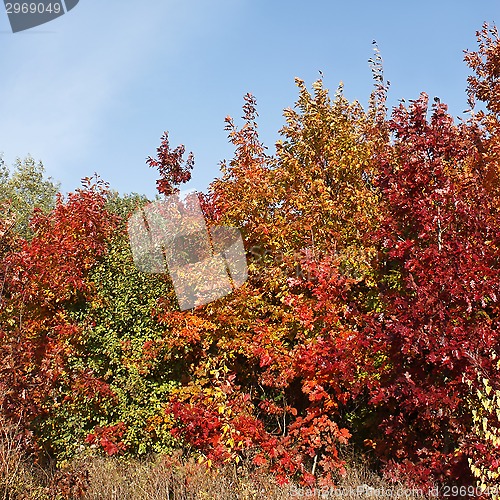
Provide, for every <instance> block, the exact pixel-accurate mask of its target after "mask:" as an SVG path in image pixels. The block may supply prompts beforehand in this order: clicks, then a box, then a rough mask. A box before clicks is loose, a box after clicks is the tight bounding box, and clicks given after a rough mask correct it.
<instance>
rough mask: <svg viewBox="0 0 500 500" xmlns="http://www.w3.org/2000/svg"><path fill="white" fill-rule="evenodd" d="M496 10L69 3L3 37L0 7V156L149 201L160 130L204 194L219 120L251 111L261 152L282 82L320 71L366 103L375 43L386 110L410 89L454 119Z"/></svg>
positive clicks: (293, 92)
mask: <svg viewBox="0 0 500 500" xmlns="http://www.w3.org/2000/svg"><path fill="white" fill-rule="evenodd" d="M499 14H500V3H499V2H498V0H481V1H480V2H476V3H475V4H473V3H472V2H470V1H464V0H458V1H457V0H455V1H448V0H441V1H440V0H434V1H429V0H424V1H420V2H402V1H401V0H399V1H392V0H387V1H383V0H381V1H379V2H373V1H368V0H365V1H356V0H351V1H348V2H336V1H333V0H331V1H326V0H316V1H315V2H310V3H306V2H299V1H296V0H288V1H282V0H267V1H264V0H212V1H209V0H178V1H174V0H147V1H144V2H139V1H131V0H100V1H97V0H80V3H79V4H78V5H77V6H76V7H75V8H74V9H73V10H72V11H70V12H68V13H67V14H66V15H64V16H62V17H60V18H58V19H56V20H55V21H52V22H51V23H48V24H45V25H43V26H40V27H38V28H35V29H32V30H29V31H25V32H21V33H16V34H12V33H11V32H10V26H9V24H8V19H7V15H6V13H5V9H3V7H1V6H0V47H1V48H0V68H1V75H2V77H1V78H0V96H1V100H0V152H3V154H4V158H5V160H6V161H7V162H8V163H12V162H13V160H14V159H15V158H16V157H17V156H20V157H24V156H26V155H27V154H31V155H32V156H33V157H34V158H35V159H37V160H42V161H43V163H44V165H45V168H46V171H47V173H48V175H51V176H52V177H53V178H55V179H56V180H59V181H61V186H62V190H63V191H70V190H74V189H75V188H77V187H79V185H80V179H81V178H82V177H85V176H89V175H91V174H92V173H93V172H98V173H99V174H100V175H101V177H103V178H104V179H105V180H106V181H108V182H109V183H110V184H111V187H112V188H113V189H116V190H118V191H120V192H121V193H125V192H138V193H144V194H147V195H148V196H154V193H155V179H156V172H155V171H154V170H152V169H149V168H148V167H147V166H146V164H145V158H146V157H147V156H148V155H153V154H154V153H155V150H156V147H157V146H158V144H159V139H160V136H161V134H162V133H163V131H164V130H168V131H169V132H170V139H171V144H172V145H173V146H176V145H178V144H180V143H183V144H185V145H186V149H187V150H188V151H190V150H192V151H193V152H194V154H195V158H196V165H195V169H194V172H193V180H192V181H191V182H190V184H189V186H188V188H192V189H198V190H205V189H206V187H207V185H208V183H209V182H210V181H211V180H212V179H213V178H214V177H216V176H217V175H218V172H219V167H218V163H219V162H220V161H221V160H222V159H224V158H230V157H231V154H232V149H231V147H230V145H229V144H228V141H227V137H226V132H225V131H224V118H225V116H227V115H231V116H233V117H234V118H235V119H237V122H238V119H239V117H240V116H241V106H242V104H243V99H242V97H243V95H244V94H245V93H246V92H251V93H253V94H254V95H255V96H256V98H257V102H258V110H259V115H260V117H259V127H260V132H261V138H262V140H263V141H264V142H265V143H266V145H268V146H269V147H270V151H271V152H272V151H273V145H274V142H275V141H276V140H277V139H278V134H277V131H278V130H279V129H280V128H281V126H282V125H283V118H282V110H283V108H285V107H290V106H293V104H294V102H295V100H296V98H297V89H296V87H295V84H294V77H296V76H298V77H300V78H302V79H303V80H305V81H306V83H307V84H308V85H309V86H310V84H311V83H312V82H313V81H314V80H316V79H317V78H318V77H319V73H318V71H319V70H321V71H322V72H323V74H324V82H325V86H326V87H328V88H329V89H330V90H331V91H332V93H333V92H334V91H335V90H336V88H337V86H338V84H339V82H340V81H342V82H343V83H344V86H345V95H346V96H347V98H349V99H350V100H354V99H357V100H359V101H360V102H361V103H362V104H363V105H365V104H366V102H367V99H368V96H369V94H370V91H371V88H372V80H371V73H370V68H369V65H368V62H367V60H368V59H369V58H370V57H371V56H372V54H373V48H372V40H374V39H375V40H377V42H378V45H379V48H380V50H381V52H382V56H383V59H384V67H385V75H386V78H387V79H388V80H390V81H391V89H390V95H389V97H390V102H389V104H390V105H391V106H393V105H396V104H397V100H398V99H400V98H405V99H407V100H408V99H413V98H416V97H418V95H419V93H420V92H421V91H425V92H427V93H428V94H429V95H430V97H431V98H432V97H433V96H439V97H440V98H441V101H442V102H446V103H447V104H449V107H450V111H451V113H452V114H453V115H454V116H459V115H461V114H462V112H463V111H464V110H465V109H466V108H467V104H466V94H465V87H466V78H467V74H468V70H467V68H466V66H465V64H464V63H463V61H462V59H463V50H464V49H471V50H472V49H475V48H476V43H475V32H476V30H478V29H480V28H481V25H482V23H483V22H484V21H489V22H495V21H496V22H497V23H499V22H500V20H499V19H500V15H499Z"/></svg>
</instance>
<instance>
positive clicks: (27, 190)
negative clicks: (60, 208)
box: [0, 156, 59, 237]
mask: <svg viewBox="0 0 500 500" xmlns="http://www.w3.org/2000/svg"><path fill="white" fill-rule="evenodd" d="M44 174H45V169H44V167H43V164H42V163H41V162H39V163H36V162H35V160H34V159H33V158H31V157H30V156H28V157H27V158H25V159H24V160H21V159H20V158H18V159H17V160H16V161H15V163H14V168H13V171H12V172H11V171H10V169H9V168H8V167H7V165H6V164H5V162H4V161H3V160H2V159H1V158H0V203H5V202H9V203H10V210H11V212H12V213H13V214H14V216H15V220H16V223H15V226H14V228H13V229H14V230H15V231H16V232H17V233H19V234H20V235H21V236H23V237H31V235H32V232H31V230H30V228H29V219H30V218H31V216H32V215H33V210H34V209H35V208H39V209H41V210H42V211H43V212H44V213H47V212H49V211H50V210H52V209H53V208H54V206H55V202H56V194H57V192H58V191H59V184H57V183H55V182H54V181H53V180H52V178H50V177H49V178H48V179H45V175H44Z"/></svg>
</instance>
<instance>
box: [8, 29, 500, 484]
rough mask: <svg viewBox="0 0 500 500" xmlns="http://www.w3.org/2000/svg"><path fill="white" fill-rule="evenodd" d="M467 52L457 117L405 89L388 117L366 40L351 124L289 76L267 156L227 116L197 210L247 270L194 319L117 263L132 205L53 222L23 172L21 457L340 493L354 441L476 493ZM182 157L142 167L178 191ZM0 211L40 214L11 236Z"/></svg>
mask: <svg viewBox="0 0 500 500" xmlns="http://www.w3.org/2000/svg"><path fill="white" fill-rule="evenodd" d="M478 41H479V49H478V52H468V53H466V55H465V60H466V62H467V64H468V65H469V66H470V68H471V69H472V71H473V75H472V76H471V77H470V78H469V86H468V95H469V99H470V103H471V114H470V117H469V118H468V119H467V120H466V121H460V122H459V123H456V122H455V121H454V120H453V118H452V117H451V116H450V115H449V114H448V111H447V107H446V105H445V104H442V103H440V102H437V101H436V102H435V103H434V104H433V105H432V107H429V103H428V97H427V95H426V94H425V93H422V94H421V95H420V96H419V97H418V98H417V99H416V100H414V101H411V102H410V104H409V105H408V106H404V105H400V106H398V107H396V108H395V109H393V110H392V113H391V115H390V117H388V116H387V109H386V99H387V92H388V88H389V83H388V82H386V81H385V80H384V75H383V71H382V61H381V57H380V54H379V52H378V49H376V48H375V57H374V58H372V59H371V60H370V63H371V67H372V71H373V76H374V83H375V86H374V90H373V93H372V95H371V98H370V101H369V106H368V109H367V110H364V109H363V108H362V106H361V105H360V104H359V103H358V102H352V103H351V102H349V101H348V100H347V99H346V98H345V96H344V95H343V89H342V85H340V86H339V88H338V89H337V91H336V93H335V94H334V95H333V97H331V96H330V94H329V92H328V90H327V89H325V88H324V86H323V82H322V80H318V81H317V82H314V83H313V85H312V90H309V89H308V88H307V87H306V85H305V83H304V82H303V81H302V80H300V79H296V84H297V87H298V100H297V102H296V104H295V107H294V108H293V109H286V110H285V111H284V118H285V125H284V127H283V128H282V129H281V131H280V134H281V135H280V140H278V141H277V143H276V151H275V153H274V154H273V155H271V154H269V153H268V152H267V149H266V147H265V146H264V145H263V144H262V143H261V141H260V139H259V134H258V124H257V117H258V115H257V108H256V100H255V98H254V96H252V95H251V94H247V95H246V96H244V105H243V116H242V120H243V121H242V124H241V126H237V125H236V124H235V122H234V120H233V119H232V118H230V117H227V118H226V131H227V132H228V137H229V141H230V142H231V144H232V145H233V146H234V150H235V152H234V156H233V158H232V159H230V160H229V161H227V162H223V164H222V168H221V177H220V178H219V179H216V180H215V181H214V182H213V183H212V184H211V186H210V188H209V190H208V193H207V194H206V195H202V196H200V199H201V201H202V206H203V210H204V211H205V215H206V220H207V224H208V226H210V227H211V226H219V225H223V226H232V227H236V228H239V229H240V230H241V232H242V235H243V238H244V243H245V248H246V250H247V261H248V270H249V277H248V280H247V281H246V282H245V283H244V284H243V285H242V286H241V287H239V288H238V289H236V290H235V291H234V292H233V293H232V294H231V295H228V296H225V297H223V298H220V299H218V300H216V301H213V302H211V303H208V304H206V305H203V306H199V307H197V308H195V309H193V310H189V311H182V312H181V311H179V308H178V307H177V303H176V299H175V294H174V289H173V287H172V283H171V282H170V279H169V277H168V275H167V274H165V275H148V274H145V273H142V272H140V271H138V270H137V269H136V268H135V267H134V264H133V259H132V254H131V251H130V248H129V244H128V241H127V234H126V222H127V218H128V217H129V216H130V214H132V213H133V212H134V211H135V210H137V209H139V208H141V207H143V206H144V205H145V204H146V203H148V200H147V199H146V197H144V196H140V195H138V194H133V195H127V196H120V195H119V194H118V193H115V192H110V191H109V189H108V188H107V186H106V185H104V184H102V183H101V182H96V183H91V182H90V180H89V179H87V180H85V182H84V186H83V188H82V189H80V190H77V191H76V192H75V193H71V194H70V195H69V196H68V197H67V199H64V198H63V197H62V196H60V195H59V196H58V197H57V200H56V204H55V206H54V208H52V209H51V207H50V196H51V193H52V191H51V189H52V188H51V186H52V185H51V184H50V183H49V184H45V185H42V186H41V187H40V189H39V190H37V189H38V188H37V189H35V187H36V186H35V184H36V182H34V181H35V180H36V179H38V180H39V179H40V175H41V170H37V169H36V168H35V166H34V164H33V165H32V164H29V162H28V163H27V164H26V165H28V166H26V167H23V168H24V170H22V169H21V167H19V169H20V170H19V171H20V172H21V170H22V172H24V173H23V175H26V176H28V178H29V179H30V182H31V184H30V183H29V182H28V183H27V184H26V185H27V186H28V187H29V189H28V190H27V191H23V190H20V189H17V188H16V189H17V191H16V189H14V188H12V192H13V193H14V194H15V195H16V196H19V197H20V199H22V200H24V201H23V203H24V205H22V204H21V205H19V204H18V205H16V203H18V202H17V201H16V198H15V196H14V195H12V196H11V195H9V197H5V200H4V201H2V207H3V213H2V217H1V218H0V245H1V247H0V255H1V266H0V279H1V282H2V285H1V295H0V300H1V301H2V302H1V305H2V307H1V309H0V337H1V343H0V349H1V356H0V372H1V373H2V378H1V379H0V389H2V391H3V392H1V394H2V397H1V399H0V404H1V411H2V414H3V415H4V417H5V418H6V419H7V420H9V421H11V422H14V421H16V422H17V421H19V422H21V424H22V429H23V439H24V442H25V443H26V444H27V445H29V446H30V447H31V449H32V450H33V451H36V452H38V454H39V455H41V450H42V448H44V449H45V450H46V451H48V452H49V453H50V454H52V455H54V456H56V458H57V459H58V461H59V463H60V464H62V463H63V461H66V460H69V459H71V457H72V456H73V455H75V454H78V453H81V454H86V453H90V454H92V453H96V452H103V453H107V454H108V455H125V456H127V457H134V456H139V455H145V454H149V453H151V452H170V451H172V449H173V448H180V449H181V450H182V451H183V453H185V454H186V455H189V456H195V457H196V458H197V459H198V460H199V461H200V462H204V463H205V464H206V465H208V466H209V467H214V466H221V465H222V464H228V463H236V464H238V463H242V462H246V463H248V461H250V462H251V463H252V467H255V468H260V469H263V470H264V471H266V472H272V473H273V474H274V475H275V477H276V478H277V480H278V481H279V482H280V483H286V482H288V481H294V480H297V481H300V482H301V483H302V484H303V485H328V484H332V483H334V482H335V481H337V480H338V478H339V476H342V475H343V474H345V473H346V472H347V470H346V462H345V460H344V459H343V457H342V453H341V449H343V448H345V447H347V446H351V447H353V448H355V449H357V450H358V451H361V450H362V452H363V453H365V454H366V456H368V457H369V458H370V459H371V460H372V461H373V462H374V464H375V465H376V466H377V467H380V468H381V470H382V471H383V472H384V473H385V475H386V476H387V477H388V478H389V479H393V480H396V479H400V478H402V477H403V478H404V479H405V481H406V482H407V483H408V484H411V485H414V486H420V487H427V488H431V487H434V485H435V484H438V485H459V484H460V485H473V484H475V482H476V480H479V481H480V485H481V486H482V487H483V488H484V487H485V486H491V485H494V484H495V482H496V481H497V480H498V478H497V477H496V474H497V473H498V451H499V450H498V442H497V441H498V432H497V431H498V411H499V409H498V394H499V391H500V379H499V371H498V359H499V356H500V338H499V336H498V328H499V326H500V325H499V298H500V273H499V262H500V232H499V228H500V203H499V202H500V178H499V172H500V170H499V166H500V164H499V158H500V156H499V153H500V143H499V134H498V132H499V128H500V104H499V102H500V97H499V96H500V93H499V92H498V90H499V85H500V83H499V75H500V41H499V37H498V32H497V30H496V28H490V27H489V26H486V25H485V26H484V27H483V29H482V31H481V32H479V33H478ZM476 103H479V107H480V108H481V109H480V110H479V111H478V110H477V109H476V107H475V106H476ZM184 153H185V148H184V147H183V146H179V147H177V148H174V149H172V148H171V147H170V144H169V141H168V134H167V133H165V134H164V135H163V136H162V137H161V144H160V147H159V148H158V150H157V156H156V158H154V159H153V158H152V157H148V159H147V164H148V165H149V166H150V167H153V168H157V169H158V171H159V180H158V181H157V188H158V192H159V195H160V196H169V195H171V194H176V193H178V192H179V190H180V186H181V185H182V184H184V183H186V182H187V181H189V179H190V177H191V170H192V168H193V164H194V160H193V156H192V154H190V155H188V158H187V160H184ZM29 165H31V166H29ZM37 168H38V167H37ZM3 172H4V175H3V177H1V180H0V182H2V183H4V185H7V184H8V183H9V182H11V181H10V180H8V179H10V177H9V175H8V174H6V173H5V172H6V170H5V169H4V171H3ZM19 175H20V174H19ZM14 177H15V176H14ZM14 177H12V178H14ZM16 179H17V178H16ZM16 182H17V183H18V184H16V185H19V182H21V181H19V179H18V180H17V181H16ZM20 185H23V183H22V182H21V184H20ZM24 193H27V194H26V195H25V194H24ZM23 196H26V199H24V198H23ZM7 198H8V199H7ZM33 200H35V201H33ZM478 200H480V203H479V202H478ZM19 206H23V207H25V208H23V209H22V210H21V211H24V213H26V214H31V211H32V207H35V206H39V207H40V208H35V209H34V215H33V217H32V218H31V225H30V231H31V232H30V233H29V234H28V233H27V232H25V231H24V230H14V229H13V228H14V227H15V224H16V221H17V220H18V219H16V217H17V215H16V214H17V213H19V210H20V209H18V208H16V207H19ZM41 208H43V209H44V210H45V212H44V211H43V210H41ZM16 210H17V212H16ZM28 236H29V237H28Z"/></svg>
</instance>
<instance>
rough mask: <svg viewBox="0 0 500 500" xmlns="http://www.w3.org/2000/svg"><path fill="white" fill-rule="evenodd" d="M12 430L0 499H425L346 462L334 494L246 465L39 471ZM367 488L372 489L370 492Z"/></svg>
mask: <svg viewBox="0 0 500 500" xmlns="http://www.w3.org/2000/svg"><path fill="white" fill-rule="evenodd" d="M16 431H18V429H16V426H8V425H6V424H5V423H3V424H1V428H0V433H1V436H0V500H49V499H50V500H63V499H72V498H75V499H76V498H80V499H82V498H83V499H85V500H260V499H263V500H268V499H269V500H288V499H293V498H296V499H300V498H309V499H311V498H316V499H320V498H344V499H346V500H348V499H358V500H359V499H360V498H382V497H383V498H385V497H387V496H388V494H387V491H388V490H391V492H392V497H393V498H408V499H410V498H413V499H416V498H419V499H422V498H425V497H423V496H418V495H404V493H405V492H404V488H403V487H402V486H401V485H392V486H391V485H389V484H388V483H387V482H384V481H383V480H382V479H381V478H380V477H379V476H377V475H376V474H374V473H372V472H370V471H369V470H368V469H367V468H366V466H364V465H361V464H360V463H356V462H355V460H353V459H352V458H351V459H349V463H350V466H349V467H348V473H347V475H346V476H345V477H344V478H339V484H338V487H337V489H336V490H334V489H333V488H332V489H326V488H323V489H322V488H318V489H316V490H314V489H306V488H304V487H299V486H297V485H285V486H280V485H278V484H277V483H276V481H275V479H274V478H273V477H272V476H269V475H267V474H264V473H262V472H256V471H252V470H251V469H250V468H249V467H245V466H238V467H236V466H235V465H233V466H231V465H228V466H226V467H224V468H219V469H216V470H207V469H206V468H205V467H204V466H203V465H200V464H197V463H196V462H194V461H192V460H191V461H190V460H181V459H180V458H178V457H159V456H157V457H152V458H150V459H148V460H124V459H117V458H104V457H85V458H81V459H80V460H78V461H75V462H73V463H72V464H70V465H69V466H68V468H66V469H65V470H59V471H57V470H55V469H44V470H42V469H40V468H37V467H35V466H34V465H32V464H30V463H29V461H28V460H27V459H26V457H25V456H24V455H23V450H22V447H21V440H20V438H19V437H18V432H17V433H16ZM369 487H371V488H374V489H373V490H370V489H369Z"/></svg>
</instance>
